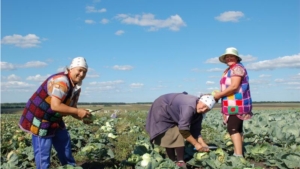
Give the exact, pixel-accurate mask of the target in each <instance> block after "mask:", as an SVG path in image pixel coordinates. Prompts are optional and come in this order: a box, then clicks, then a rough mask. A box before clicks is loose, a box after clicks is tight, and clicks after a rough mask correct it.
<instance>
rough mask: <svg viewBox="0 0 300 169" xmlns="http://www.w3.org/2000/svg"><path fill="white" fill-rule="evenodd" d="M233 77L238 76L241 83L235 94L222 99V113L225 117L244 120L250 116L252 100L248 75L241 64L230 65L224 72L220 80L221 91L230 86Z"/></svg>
mask: <svg viewBox="0 0 300 169" xmlns="http://www.w3.org/2000/svg"><path fill="white" fill-rule="evenodd" d="M233 76H240V77H241V78H242V81H241V84H240V87H239V89H238V90H237V92H235V93H234V94H232V95H230V96H225V97H223V98H222V102H221V104H222V113H223V114H224V115H226V116H228V115H237V116H238V117H239V118H240V119H242V120H246V119H249V118H251V116H252V99H251V94H250V85H249V77H248V73H247V71H246V69H245V68H244V66H243V65H242V64H241V63H237V64H235V65H232V66H230V67H229V68H228V69H226V70H225V72H224V74H223V76H222V78H221V80H220V85H221V91H224V90H225V89H226V88H228V87H229V86H230V85H231V77H233Z"/></svg>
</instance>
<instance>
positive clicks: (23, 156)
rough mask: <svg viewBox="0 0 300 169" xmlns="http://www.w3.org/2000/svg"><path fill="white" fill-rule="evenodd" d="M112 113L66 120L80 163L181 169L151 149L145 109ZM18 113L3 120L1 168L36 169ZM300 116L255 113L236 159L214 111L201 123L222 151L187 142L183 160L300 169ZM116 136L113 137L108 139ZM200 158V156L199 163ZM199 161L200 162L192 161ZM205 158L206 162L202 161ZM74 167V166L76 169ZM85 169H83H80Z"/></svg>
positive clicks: (207, 137) (246, 124)
mask: <svg viewBox="0 0 300 169" xmlns="http://www.w3.org/2000/svg"><path fill="white" fill-rule="evenodd" d="M110 115H111V114H110V113H95V114H94V119H93V123H92V124H90V125H86V124H84V123H82V121H78V120H76V119H74V118H72V117H69V116H67V117H64V120H65V123H66V126H67V129H68V131H69V133H70V136H71V143H72V151H73V154H74V157H75V159H76V162H78V163H83V162H85V163H86V162H94V161H97V162H99V163H104V162H106V161H113V162H114V163H115V164H116V165H115V166H114V167H113V168H115V169H117V167H122V166H123V168H121V169H126V167H128V166H129V167H133V166H135V167H136V168H149V169H150V168H151V169H152V168H153V169H156V168H157V169H160V168H177V166H176V165H175V163H174V162H173V161H171V160H169V159H168V158H163V157H164V156H163V155H164V149H163V148H161V147H158V146H155V147H154V148H153V147H152V145H151V143H150V142H149V137H148V134H147V133H146V132H145V120H146V117H147V111H130V112H126V113H125V112H124V113H120V114H118V118H115V119H112V118H110ZM19 118H20V115H18V114H17V115H10V114H7V115H2V116H1V165H0V168H3V169H4V168H10V169H14V168H26V169H27V168H28V169H31V168H35V164H34V156H33V150H32V146H31V135H30V134H26V133H25V132H23V131H21V130H20V129H19V127H18V125H17V124H18V121H19ZM299 120H300V112H299V111H296V112H295V110H277V111H265V110H261V111H257V112H255V115H254V116H253V118H252V119H251V120H248V121H245V122H244V142H245V149H246V152H245V158H238V157H233V156H232V150H233V145H232V144H231V143H230V141H231V139H230V137H228V135H227V132H226V127H225V126H224V125H223V124H222V117H221V115H220V113H219V112H214V110H212V111H211V112H210V113H208V114H207V116H206V118H205V120H204V122H203V126H202V128H203V130H202V136H203V138H204V140H206V141H207V143H208V144H214V145H217V146H218V147H219V148H218V149H217V150H214V151H210V152H209V153H206V154H205V153H204V156H201V155H200V154H201V153H196V151H195V150H194V147H193V146H192V145H191V144H189V143H187V142H186V145H185V159H189V161H188V163H189V164H190V165H192V166H195V167H197V166H199V167H200V166H201V167H202V168H216V169H218V168H222V169H223V168H224V169H226V168H231V169H232V168H259V167H256V166H255V165H254V164H252V163H250V162H252V161H256V162H257V163H260V164H263V165H264V168H269V167H273V168H299V167H300V166H299V161H300V153H299V152H300V133H299V128H300V124H299ZM110 133H111V134H113V135H114V136H116V137H114V138H111V137H109V136H110V135H111V134H110ZM145 153H148V154H150V157H151V160H150V161H149V163H148V164H147V166H146V167H143V166H141V162H142V161H143V159H142V156H143V155H144V154H145ZM198 156H201V157H200V158H199V159H200V160H196V159H197V157H198ZM194 157H196V158H194ZM204 157H205V158H204ZM51 161H52V163H51V167H53V168H62V169H63V168H67V167H69V168H71V166H60V163H59V161H58V158H57V157H56V152H55V150H54V149H53V150H52V155H51ZM73 168H76V167H73ZM77 168H78V169H79V168H81V167H80V166H78V167H77Z"/></svg>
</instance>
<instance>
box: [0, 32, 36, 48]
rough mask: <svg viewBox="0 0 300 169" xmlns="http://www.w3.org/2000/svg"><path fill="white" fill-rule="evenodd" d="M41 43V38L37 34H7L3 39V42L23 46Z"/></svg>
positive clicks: (34, 45)
mask: <svg viewBox="0 0 300 169" xmlns="http://www.w3.org/2000/svg"><path fill="white" fill-rule="evenodd" d="M39 43H41V41H40V38H39V37H38V36H36V35H35V34H28V35H26V36H22V35H18V34H14V35H12V36H5V37H4V38H2V40H1V44H8V45H15V46H17V47H21V48H32V47H37V46H38V44H39Z"/></svg>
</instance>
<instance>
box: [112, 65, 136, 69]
mask: <svg viewBox="0 0 300 169" xmlns="http://www.w3.org/2000/svg"><path fill="white" fill-rule="evenodd" d="M113 69H115V70H132V69H133V67H132V66H130V65H124V66H119V65H115V66H113Z"/></svg>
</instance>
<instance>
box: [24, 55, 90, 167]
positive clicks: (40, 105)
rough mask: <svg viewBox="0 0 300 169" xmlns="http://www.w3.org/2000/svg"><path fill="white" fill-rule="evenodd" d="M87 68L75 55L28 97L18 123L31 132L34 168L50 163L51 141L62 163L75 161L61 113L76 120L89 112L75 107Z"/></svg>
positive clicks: (73, 162) (70, 163) (71, 163)
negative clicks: (67, 65)
mask: <svg viewBox="0 0 300 169" xmlns="http://www.w3.org/2000/svg"><path fill="white" fill-rule="evenodd" d="M87 70H88V66H87V63H86V60H85V59H84V58H83V57H76V58H74V59H73V60H72V62H71V64H70V66H69V68H66V70H65V71H64V72H60V73H56V74H53V75H51V76H50V77H48V78H47V79H46V80H45V81H44V82H43V83H42V84H41V85H40V87H39V88H38V89H37V90H36V91H35V92H34V94H33V95H32V96H31V98H30V99H29V100H28V102H27V104H26V107H25V108H24V111H23V114H22V116H21V119H20V122H19V126H20V128H21V129H22V130H24V131H25V132H28V133H30V134H32V146H33V150H34V159H35V164H36V168H37V169H46V168H49V167H50V157H51V148H52V145H53V146H54V148H55V150H56V151H57V156H58V159H59V161H60V162H61V164H62V165H66V164H69V165H73V166H75V165H76V164H75V160H74V158H73V156H72V150H71V138H70V135H69V133H68V131H67V130H66V126H65V124H64V121H63V116H66V115H72V116H73V117H74V118H76V119H79V120H81V119H83V118H85V117H89V116H90V113H89V111H88V110H86V109H81V108H77V101H78V98H79V95H80V91H81V83H82V81H83V79H84V78H85V75H86V73H87ZM84 123H89V122H88V121H84Z"/></svg>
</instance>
